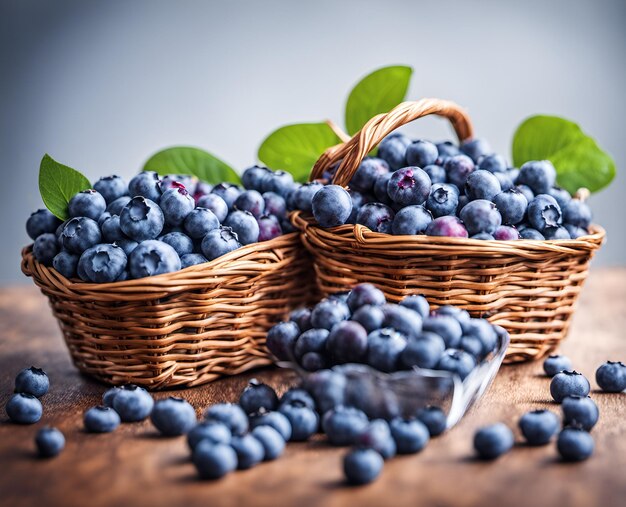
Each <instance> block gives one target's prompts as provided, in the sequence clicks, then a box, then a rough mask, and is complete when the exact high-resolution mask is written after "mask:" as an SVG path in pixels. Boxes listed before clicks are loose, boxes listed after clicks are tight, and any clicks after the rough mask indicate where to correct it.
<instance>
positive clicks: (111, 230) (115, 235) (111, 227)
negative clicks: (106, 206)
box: [100, 215, 126, 243]
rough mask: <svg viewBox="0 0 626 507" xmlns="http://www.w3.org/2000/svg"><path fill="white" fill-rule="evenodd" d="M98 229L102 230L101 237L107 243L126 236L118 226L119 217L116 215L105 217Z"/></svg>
mask: <svg viewBox="0 0 626 507" xmlns="http://www.w3.org/2000/svg"><path fill="white" fill-rule="evenodd" d="M100 230H101V231H102V238H103V239H104V241H106V242H107V243H113V242H114V241H118V240H120V239H124V238H125V237H126V236H125V235H124V233H123V232H122V229H121V228H120V217H119V216H118V215H111V216H110V217H107V218H106V219H105V220H104V221H103V222H102V223H101V224H100Z"/></svg>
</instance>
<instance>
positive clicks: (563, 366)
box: [543, 354, 572, 377]
mask: <svg viewBox="0 0 626 507" xmlns="http://www.w3.org/2000/svg"><path fill="white" fill-rule="evenodd" d="M571 369H572V362H571V361H570V359H569V357H565V356H561V355H558V354H556V355H551V356H548V357H547V358H546V360H545V361H544V362H543V371H545V372H546V375H547V376H548V377H554V376H555V375H556V374H557V373H559V372H560V371H563V370H571Z"/></svg>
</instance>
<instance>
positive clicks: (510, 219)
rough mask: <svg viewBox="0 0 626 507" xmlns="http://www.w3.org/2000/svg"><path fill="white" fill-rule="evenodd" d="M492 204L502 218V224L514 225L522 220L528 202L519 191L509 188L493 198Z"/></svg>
mask: <svg viewBox="0 0 626 507" xmlns="http://www.w3.org/2000/svg"><path fill="white" fill-rule="evenodd" d="M493 202H494V204H495V205H496V208H498V211H499V212H500V215H501V216H502V222H503V223H505V224H509V225H516V224H519V223H520V222H521V221H522V220H524V216H525V215H526V209H527V208H528V201H527V200H526V197H525V196H524V194H522V193H521V192H520V191H519V190H517V189H515V188H511V189H509V190H505V191H504V192H500V193H499V194H497V195H496V196H495V197H494V198H493Z"/></svg>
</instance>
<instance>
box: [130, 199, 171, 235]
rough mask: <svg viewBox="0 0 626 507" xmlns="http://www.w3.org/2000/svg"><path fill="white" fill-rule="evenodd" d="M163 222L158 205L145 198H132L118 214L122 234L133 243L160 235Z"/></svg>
mask: <svg viewBox="0 0 626 507" xmlns="http://www.w3.org/2000/svg"><path fill="white" fill-rule="evenodd" d="M164 222H165V218H164V215H163V212H162V211H161V208H160V207H159V205H158V204H156V203H155V202H154V201H151V200H150V199H146V198H145V197H133V198H132V199H131V200H130V201H129V202H128V204H126V206H124V208H123V209H122V212H121V214H120V227H121V228H122V232H124V234H126V236H128V237H129V238H131V239H134V240H135V241H144V240H146V239H154V238H156V237H157V236H158V235H159V234H161V231H162V230H163V225H164Z"/></svg>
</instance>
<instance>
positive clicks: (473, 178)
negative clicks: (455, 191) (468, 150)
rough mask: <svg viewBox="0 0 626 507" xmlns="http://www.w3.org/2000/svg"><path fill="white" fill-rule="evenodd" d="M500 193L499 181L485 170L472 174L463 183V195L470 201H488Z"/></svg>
mask: <svg viewBox="0 0 626 507" xmlns="http://www.w3.org/2000/svg"><path fill="white" fill-rule="evenodd" d="M501 191H502V187H501V186H500V181H499V180H498V178H496V177H495V176H494V175H493V173H490V172H489V171H485V170H482V169H480V170H477V171H474V172H472V173H471V174H470V175H469V176H468V177H467V180H466V181H465V194H466V195H467V196H468V197H469V198H470V200H472V201H475V200H477V199H486V200H488V201H491V200H493V198H494V197H495V196H496V195H498V194H499V193H500V192H501Z"/></svg>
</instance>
